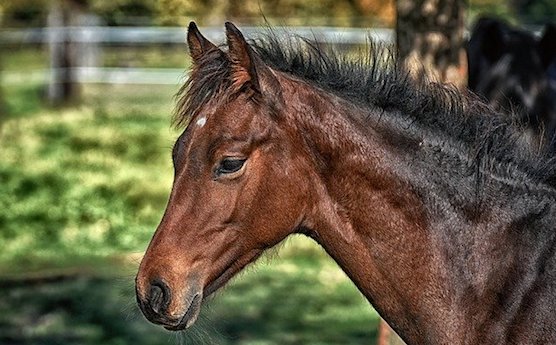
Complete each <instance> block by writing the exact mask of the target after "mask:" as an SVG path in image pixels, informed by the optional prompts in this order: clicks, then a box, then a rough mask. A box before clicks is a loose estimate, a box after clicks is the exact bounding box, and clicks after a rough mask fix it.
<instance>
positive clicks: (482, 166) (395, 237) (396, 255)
mask: <svg viewBox="0 0 556 345" xmlns="http://www.w3.org/2000/svg"><path fill="white" fill-rule="evenodd" d="M226 34H227V48H228V49H227V50H226V51H223V50H221V49H220V48H218V47H217V46H215V45H214V44H212V43H210V42H209V41H208V40H207V39H206V38H204V37H203V36H202V35H201V34H200V32H199V31H198V30H197V28H196V26H195V24H193V23H192V24H190V26H189V32H188V37H187V39H188V44H189V50H190V53H191V57H192V59H193V70H192V72H191V75H190V78H189V80H188V82H187V84H186V85H185V86H184V88H183V89H182V91H181V93H180V101H179V105H178V112H177V115H176V122H177V124H178V125H181V126H184V127H186V128H185V130H184V131H183V134H181V135H180V136H179V138H178V139H177V141H176V143H175V145H174V149H173V162H174V167H175V179H174V184H173V188H172V192H171V194H170V198H169V201H168V206H167V209H166V212H165V214H164V217H163V219H162V221H161V223H160V225H159V227H158V229H157V231H156V233H155V234H154V237H153V239H152V241H151V243H150V245H149V247H148V249H147V252H146V254H145V257H144V258H143V261H142V262H141V266H140V268H139V273H138V275H137V279H136V289H137V299H138V302H139V305H140V308H141V310H142V311H143V313H144V314H145V316H146V317H147V319H149V320H150V321H152V322H154V323H157V324H161V325H163V326H165V327H166V328H167V329H171V330H181V329H184V328H187V327H188V326H190V325H191V324H192V323H193V322H194V321H195V320H196V318H197V316H198V313H199V309H200V305H201V303H202V301H203V300H204V299H205V298H206V297H207V296H209V295H210V294H211V293H213V292H214V291H216V290H217V289H218V288H220V287H222V286H223V285H224V284H225V283H226V282H227V281H228V280H229V279H230V278H232V276H234V275H235V274H236V273H237V272H238V271H240V270H241V269H243V268H244V267H245V266H246V265H248V264H249V263H251V262H253V261H255V260H256V259H257V258H258V257H259V256H260V255H261V253H263V252H264V251H265V249H267V248H270V247H272V246H274V245H276V244H277V243H279V242H280V241H282V240H283V239H284V238H285V237H287V236H288V235H290V234H292V233H301V234H305V235H307V236H309V237H311V238H312V239H314V240H315V241H316V242H318V243H319V244H320V245H322V246H323V247H324V249H325V250H326V252H327V253H328V254H329V255H330V256H331V257H332V258H333V259H334V260H335V261H336V262H337V263H338V264H339V265H340V267H341V268H342V269H343V270H344V271H345V272H346V273H347V274H348V276H349V277H350V278H351V280H352V281H353V282H354V283H355V285H357V287H358V288H359V289H360V291H361V292H362V293H363V294H364V295H365V296H366V297H367V299H368V300H369V301H370V302H371V303H372V305H373V306H374V307H375V308H376V309H377V310H378V311H379V313H380V314H381V315H382V316H383V317H384V318H385V319H386V320H387V321H388V323H389V324H390V325H391V326H392V327H393V328H394V329H395V330H396V332H398V333H399V334H400V335H401V337H402V338H403V339H404V340H405V341H406V342H407V343H408V344H556V231H555V227H556V225H555V224H556V206H555V205H556V203H555V201H556V189H555V188H556V179H555V176H556V174H555V169H554V167H555V166H556V164H554V162H552V161H550V160H549V159H548V158H545V157H538V156H534V154H533V153H528V152H527V151H526V148H525V147H521V146H520V145H519V144H518V142H519V136H520V132H519V131H518V130H517V129H516V128H514V127H513V125H512V124H511V123H508V122H507V117H506V116H503V115H500V114H496V113H494V112H493V111H492V110H491V109H490V108H488V107H487V106H485V105H483V104H482V103H480V102H479V101H477V100H475V99H468V98H467V97H464V96H461V95H459V94H458V93H457V92H456V91H454V90H453V89H451V88H448V87H445V86H439V85H428V86H427V85H415V84H414V83H412V82H411V81H410V80H409V79H408V78H407V77H406V76H405V74H404V73H403V72H402V71H400V70H398V69H397V68H395V67H388V66H387V65H386V64H385V63H384V59H382V58H381V57H380V56H377V54H376V53H372V54H371V56H370V57H369V58H367V59H365V61H364V62H360V61H351V62H350V61H348V60H347V59H345V58H343V57H342V56H339V55H338V54H335V53H331V52H327V51H324V50H323V49H321V48H320V47H318V46H315V45H312V44H310V43H305V42H302V41H298V40H293V39H291V40H287V41H280V40H278V39H277V38H276V37H274V36H273V35H272V34H270V35H269V36H268V37H266V38H263V39H261V40H259V41H254V42H247V41H246V40H245V39H244V37H243V36H242V34H241V33H240V32H239V31H238V30H237V28H236V27H235V26H233V25H232V24H230V23H227V24H226ZM390 66H391V65H390ZM470 97H471V96H470Z"/></svg>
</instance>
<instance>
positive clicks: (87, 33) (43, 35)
mask: <svg viewBox="0 0 556 345" xmlns="http://www.w3.org/2000/svg"><path fill="white" fill-rule="evenodd" d="M240 29H241V30H242V32H243V33H244V34H245V35H246V36H247V37H250V38H255V37H256V36H257V35H259V34H264V33H265V32H268V30H267V29H265V27H252V26H245V27H240ZM200 30H201V32H202V33H203V35H205V36H206V37H207V38H208V39H209V40H212V41H214V42H222V41H224V39H225V36H224V28H220V27H205V28H200ZM272 32H274V33H276V34H278V35H295V36H299V37H303V38H307V39H310V40H313V41H317V42H321V43H331V44H364V43H365V42H366V41H367V40H368V38H369V37H372V38H373V40H375V41H383V42H392V40H393V37H394V32H393V30H392V29H376V28H375V29H360V28H337V27H274V28H272ZM49 35H52V37H53V38H54V39H55V40H58V41H60V42H61V41H72V42H83V43H108V44H149V43H150V44H154V43H178V44H179V43H184V42H185V35H186V30H185V29H184V28H182V27H106V26H86V27H63V28H52V29H49V28H31V29H3V30H0V44H6V43H12V44H13V43H43V42H47V41H48V39H49V37H50V36H49Z"/></svg>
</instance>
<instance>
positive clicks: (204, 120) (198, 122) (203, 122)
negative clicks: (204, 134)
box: [196, 117, 207, 128]
mask: <svg viewBox="0 0 556 345" xmlns="http://www.w3.org/2000/svg"><path fill="white" fill-rule="evenodd" d="M205 123H207V118H206V117H201V118H200V119H199V120H197V122H196V124H197V126H199V127H201V128H202V127H203V126H204V125H205Z"/></svg>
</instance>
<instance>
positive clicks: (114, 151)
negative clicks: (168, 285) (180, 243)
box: [0, 85, 378, 345]
mask: <svg viewBox="0 0 556 345" xmlns="http://www.w3.org/2000/svg"><path fill="white" fill-rule="evenodd" d="M5 91H6V100H7V102H8V112H9V114H8V115H7V117H5V118H4V120H3V121H2V123H1V127H0V152H1V157H2V159H1V160H0V229H1V230H0V248H2V251H0V293H1V294H2V295H3V296H5V298H2V299H0V343H2V344H100V343H102V344H118V345H119V344H168V343H170V344H172V343H182V344H221V345H228V344H230V345H231V344H235V345H271V344H286V345H288V344H314V345H317V344H361V343H372V342H373V341H374V340H373V339H374V337H375V329H376V324H377V322H378V316H377V315H376V313H375V312H374V311H373V310H372V309H371V308H370V307H369V305H368V303H367V302H366V301H365V300H364V298H363V297H362V296H361V295H360V293H359V292H358V291H357V290H356V288H355V287H354V286H353V285H352V284H351V282H350V281H349V280H348V279H347V278H346V277H345V275H344V274H343V273H342V272H341V271H340V270H339V268H338V267H337V266H336V264H335V263H334V262H332V261H331V260H330V259H329V258H328V257H327V256H326V255H325V254H324V253H323V252H322V250H320V248H319V247H317V246H316V245H314V244H313V243H312V242H309V240H307V239H304V238H294V239H292V240H290V241H289V242H288V244H286V245H285V246H284V247H283V248H282V249H281V250H280V251H279V253H280V255H279V256H277V257H275V258H273V260H265V259H262V262H261V263H259V264H257V265H256V266H255V268H253V269H248V270H247V272H245V273H243V274H240V276H239V277H238V278H237V279H235V280H234V281H233V283H231V284H230V285H229V286H228V287H226V288H225V289H224V290H223V291H222V292H219V293H217V294H216V296H215V297H214V298H212V299H211V301H210V302H209V303H208V304H207V305H206V306H205V307H204V310H203V311H202V314H201V320H200V321H199V322H198V324H197V325H196V326H195V328H194V329H193V330H191V331H187V332H183V334H178V335H176V334H174V333H169V332H166V331H164V330H163V329H161V328H160V327H157V326H154V325H151V324H149V323H148V322H146V321H145V320H144V319H143V318H142V317H141V316H140V313H139V311H138V310H137V308H136V307H135V303H134V299H135V297H134V287H133V276H134V274H135V271H136V268H137V263H138V258H140V254H141V253H142V251H143V250H144V249H145V247H146V245H147V244H148V241H149V239H150V237H151V235H152V233H153V230H154V229H155V227H156V225H157V224H158V221H159V219H160V217H161V215H162V212H163V210H164V207H165V203H166V199H167V196H168V193H169V190H170V185H171V181H172V168H171V159H170V148H171V145H172V143H173V139H174V138H175V137H176V136H177V134H178V133H176V132H174V131H173V130H171V129H170V127H169V117H170V113H171V110H172V104H173V101H172V95H173V94H174V93H175V91H176V87H166V86H164V87H161V86H157V87H146V86H142V87H132V86H129V85H122V86H112V87H108V86H100V85H98V86H90V87H86V88H85V89H84V90H83V99H84V102H83V103H82V104H81V105H78V106H72V107H67V108H58V109H52V108H47V107H44V106H43V105H42V103H41V100H40V96H41V94H42V87H41V86H40V85H16V86H11V87H10V88H6V90H5Z"/></svg>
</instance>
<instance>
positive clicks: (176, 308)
mask: <svg viewBox="0 0 556 345" xmlns="http://www.w3.org/2000/svg"><path fill="white" fill-rule="evenodd" d="M194 285H197V284H194ZM184 290H185V291H184V292H178V291H173V290H172V289H171V288H170V287H169V286H168V284H166V283H165V282H164V281H162V280H160V279H155V280H153V281H151V282H150V283H149V284H146V286H140V285H139V284H136V297H137V304H138V305H139V308H140V309H141V311H142V312H143V315H145V317H146V318H147V320H149V321H150V322H152V323H154V324H157V325H162V326H164V328H166V329H168V330H171V331H179V330H184V329H186V328H188V327H190V326H191V325H193V323H195V321H196V320H197V317H198V316H199V312H200V310H201V302H202V301H203V291H202V289H199V288H196V287H194V286H190V287H186V288H184Z"/></svg>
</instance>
